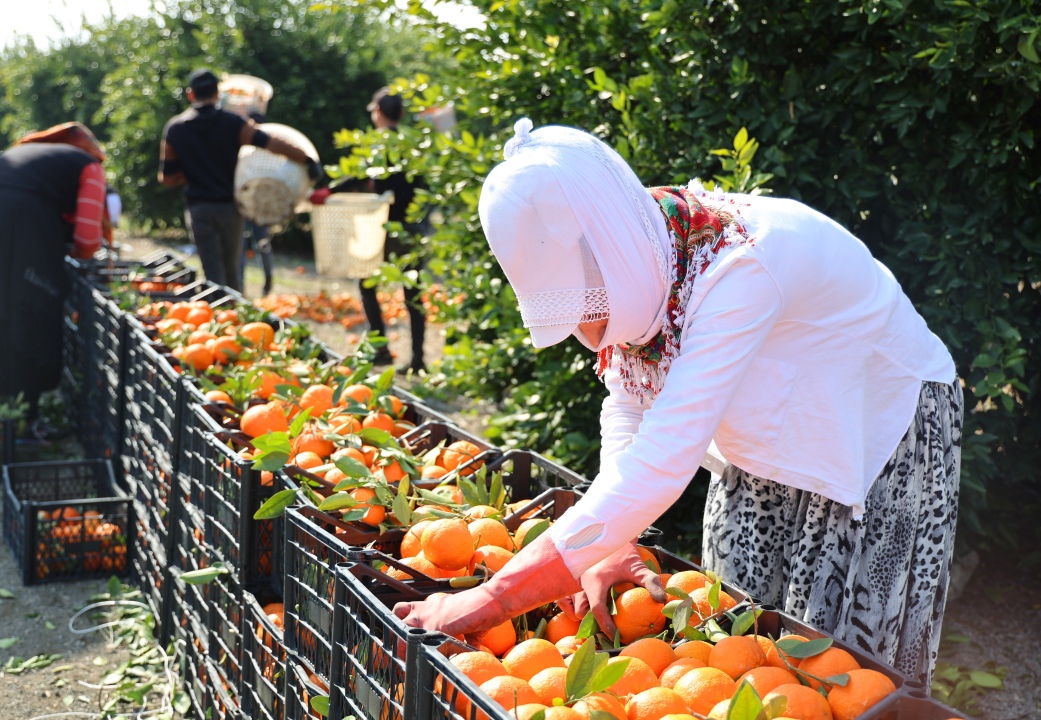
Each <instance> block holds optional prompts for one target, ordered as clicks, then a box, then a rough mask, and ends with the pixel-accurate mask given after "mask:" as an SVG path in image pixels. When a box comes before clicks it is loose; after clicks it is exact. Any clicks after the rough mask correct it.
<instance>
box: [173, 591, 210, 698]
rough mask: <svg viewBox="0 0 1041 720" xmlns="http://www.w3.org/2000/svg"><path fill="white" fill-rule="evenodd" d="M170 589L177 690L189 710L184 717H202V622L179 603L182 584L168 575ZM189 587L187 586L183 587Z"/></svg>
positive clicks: (204, 686)
mask: <svg viewBox="0 0 1041 720" xmlns="http://www.w3.org/2000/svg"><path fill="white" fill-rule="evenodd" d="M172 580H173V588H172V593H171V607H172V617H173V621H174V622H173V628H172V635H171V637H172V640H173V641H174V644H175V649H176V652H177V657H178V668H177V669H178V676H179V677H180V680H181V689H182V690H183V691H184V693H185V694H186V695H187V696H188V699H189V701H190V703H191V712H190V713H188V714H187V715H188V717H192V718H205V717H207V716H208V711H209V708H210V702H209V692H208V690H207V684H208V683H209V675H210V673H209V670H208V667H207V663H206V629H205V625H204V624H203V622H202V621H201V620H200V619H199V618H198V617H196V616H195V613H194V611H193V609H192V608H190V606H189V605H188V604H187V603H185V602H183V600H184V598H185V594H184V590H185V587H186V584H185V583H184V582H182V581H181V580H180V578H179V577H177V574H176V572H174V573H173V575H172ZM187 587H191V586H187Z"/></svg>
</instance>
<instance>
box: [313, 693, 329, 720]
mask: <svg viewBox="0 0 1041 720" xmlns="http://www.w3.org/2000/svg"><path fill="white" fill-rule="evenodd" d="M311 709H312V710H314V711H315V712H316V713H318V714H319V715H321V716H322V717H328V716H329V697H328V696H326V695H315V696H314V697H313V698H311Z"/></svg>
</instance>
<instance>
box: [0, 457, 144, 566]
mask: <svg viewBox="0 0 1041 720" xmlns="http://www.w3.org/2000/svg"><path fill="white" fill-rule="evenodd" d="M3 477H4V537H5V539H6V540H7V543H8V545H9V546H10V547H11V549H12V551H13V552H14V554H15V558H16V560H17V562H18V564H19V566H20V569H21V571H22V582H23V583H24V584H25V585H32V584H35V583H38V582H47V581H53V580H63V579H73V578H89V577H109V576H111V575H114V574H115V575H122V574H125V573H126V572H127V571H128V570H129V554H130V552H131V547H132V546H131V544H130V542H129V537H130V533H131V524H130V523H131V508H130V505H131V499H130V498H128V497H125V496H123V495H121V494H120V493H119V492H118V490H117V488H116V483H115V478H114V475H113V472H112V466H111V463H110V462H109V461H108V460H87V461H63V462H41V463H21V464H12V465H5V466H4V468H3Z"/></svg>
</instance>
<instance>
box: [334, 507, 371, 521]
mask: <svg viewBox="0 0 1041 720" xmlns="http://www.w3.org/2000/svg"><path fill="white" fill-rule="evenodd" d="M369 510H370V508H368V507H363V508H357V509H355V510H349V511H348V512H345V513H343V516H342V517H341V518H340V519H341V520H343V522H358V521H359V520H361V519H362V518H364V517H365V516H366V515H368V514H369Z"/></svg>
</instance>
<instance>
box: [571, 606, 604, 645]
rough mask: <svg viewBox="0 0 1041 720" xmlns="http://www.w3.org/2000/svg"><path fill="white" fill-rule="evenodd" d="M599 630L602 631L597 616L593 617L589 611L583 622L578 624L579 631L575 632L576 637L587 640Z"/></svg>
mask: <svg viewBox="0 0 1041 720" xmlns="http://www.w3.org/2000/svg"><path fill="white" fill-rule="evenodd" d="M598 632H600V626H599V625H597V623H596V618H595V617H593V613H592V612H587V613H586V615H585V617H584V618H582V622H580V623H579V624H578V632H576V633H575V639H576V640H585V639H586V638H587V637H591V636H593V635H595V634H596V633H598Z"/></svg>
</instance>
